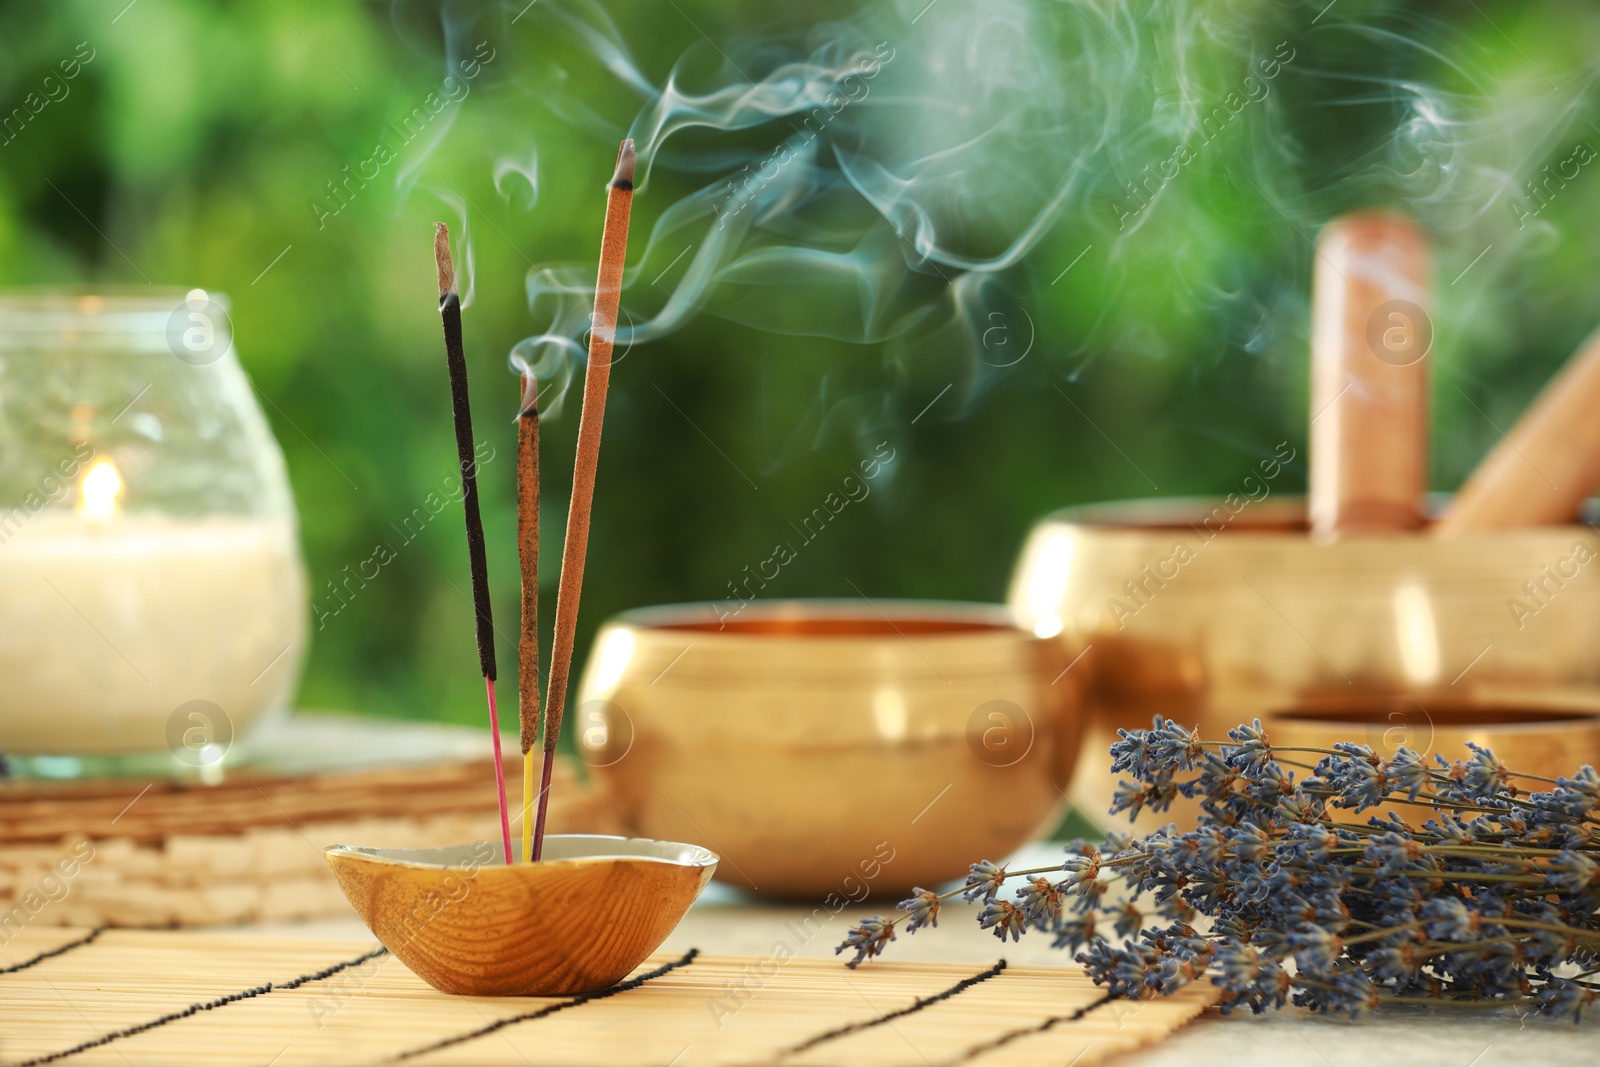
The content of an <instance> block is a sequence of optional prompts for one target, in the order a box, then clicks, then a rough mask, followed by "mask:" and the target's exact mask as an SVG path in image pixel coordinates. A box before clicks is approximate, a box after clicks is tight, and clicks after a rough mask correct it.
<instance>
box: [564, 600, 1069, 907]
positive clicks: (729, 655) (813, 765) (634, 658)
mask: <svg viewBox="0 0 1600 1067" xmlns="http://www.w3.org/2000/svg"><path fill="white" fill-rule="evenodd" d="M594 647H595V651H594V653H593V655H592V656H591V658H590V660H589V664H588V667H587V670H586V671H585V674H584V678H583V684H582V687H581V692H580V696H579V701H580V702H579V705H578V707H577V708H576V709H575V711H574V713H573V714H574V715H575V717H576V727H575V733H576V736H577V739H578V744H579V755H580V757H581V758H582V759H583V760H584V761H585V762H587V763H588V764H589V765H590V766H591V767H593V768H594V769H595V772H596V774H597V776H598V777H599V779H600V781H601V782H602V784H603V785H604V787H605V788H606V790H607V791H608V793H609V795H610V797H611V798H612V800H613V802H614V803H615V805H616V810H617V811H618V812H619V813H620V815H621V817H622V819H623V823H624V825H626V826H628V827H629V828H630V829H631V830H632V831H633V832H635V833H639V834H644V835H648V836H651V837H671V838H676V839H680V840H685V841H695V842H698V843H700V844H704V845H706V846H708V847H710V848H713V849H715V850H716V851H717V853H718V854H719V855H720V856H721V857H722V858H723V861H724V862H723V865H722V867H721V868H720V869H719V871H718V877H719V878H721V879H723V880H725V881H728V882H731V883H733V884H735V885H739V886H743V887H744V888H746V889H750V890H753V891H756V892H759V893H763V894H768V895H776V896H809V897H817V896H824V897H825V898H826V899H828V900H832V899H833V898H834V897H837V898H838V899H840V900H860V899H862V898H864V897H866V896H867V895H870V894H888V893H900V892H903V891H905V890H906V889H909V888H910V887H912V886H914V885H925V886H931V885H935V884H937V883H939V882H942V881H945V880H947V879H950V878H954V877H958V876H960V875H961V874H963V873H964V872H965V871H966V868H967V865H968V864H970V863H973V862H974V861H976V860H979V859H983V858H985V857H988V858H992V859H999V858H1000V857H1002V856H1004V855H1006V854H1008V853H1010V852H1011V851H1013V850H1014V849H1016V848H1017V847H1018V846H1020V845H1022V844H1024V843H1026V842H1027V841H1029V840H1031V839H1033V838H1035V837H1036V836H1038V835H1039V834H1041V833H1043V832H1047V831H1048V830H1049V829H1050V828H1052V827H1053V826H1054V824H1055V821H1056V820H1057V819H1058V818H1059V816H1060V812H1061V809H1062V807H1063V800H1064V796H1065V794H1064V793H1063V790H1064V789H1065V787H1066V784H1067V778H1068V776H1069V774H1070V772H1071V767H1072V765H1073V761H1074V758H1075V756H1076V753H1077V734H1078V718H1077V714H1076V701H1075V698H1074V689H1073V687H1074V685H1075V681H1076V680H1075V679H1074V678H1073V677H1072V676H1071V674H1070V673H1064V671H1065V668H1066V667H1067V665H1068V661H1067V660H1066V659H1065V658H1064V657H1063V656H1062V650H1061V647H1060V645H1059V643H1058V642H1056V641H1054V640H1046V639H1043V638H1040V637H1038V636H1036V635H1034V634H1033V633H1030V632H1028V631H1026V630H1022V629H1019V628H1018V627H1017V626H1016V625H1015V622H1014V620H1013V618H1012V616H1011V615H1010V613H1009V612H1008V611H1006V610H1005V609H1004V608H1001V607H997V606H990V605H972V604H942V603H918V602H904V601H876V602H871V603H868V602H865V601H862V600H857V601H828V600H814V601H787V602H784V601H773V602H760V601H757V602H752V603H750V604H749V606H748V607H746V608H744V609H743V610H742V611H740V612H739V613H738V615H737V617H735V618H724V619H720V620H719V618H718V616H717V613H716V612H715V611H714V610H713V608H712V607H711V606H710V605H705V604H700V605H684V606H671V607H664V608H648V609H643V610H639V611H631V612H627V613H625V614H623V615H620V616H618V617H617V618H615V619H612V620H611V621H610V622H608V623H607V624H606V625H605V627H604V628H603V629H602V630H601V632H600V634H599V635H598V637H597V638H596V640H595V646H594Z"/></svg>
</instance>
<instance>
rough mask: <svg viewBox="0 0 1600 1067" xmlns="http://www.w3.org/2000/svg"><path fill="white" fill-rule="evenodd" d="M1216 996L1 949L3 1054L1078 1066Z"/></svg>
mask: <svg viewBox="0 0 1600 1067" xmlns="http://www.w3.org/2000/svg"><path fill="white" fill-rule="evenodd" d="M1214 1000H1215V991H1214V990H1213V989H1212V988H1211V987H1209V986H1205V985H1201V986H1193V987H1190V988H1189V989H1186V990H1184V991H1182V992H1180V993H1179V994H1178V995H1176V996H1174V997H1171V998H1167V999H1162V1000H1151V1001H1141V1002H1130V1001H1125V1000H1109V999H1108V998H1106V997H1105V996H1104V994H1103V993H1102V992H1101V991H1100V990H1099V989H1098V988H1096V987H1095V986H1094V985H1093V984H1092V983H1091V982H1090V981H1089V980H1088V979H1087V978H1086V977H1085V976H1084V975H1083V974H1082V973H1081V972H1079V971H1077V970H1076V969H1073V968H1057V967H1015V966H1006V965H1005V963H1004V962H1003V961H997V962H996V963H994V964H992V965H989V966H980V965H973V964H930V963H903V962H893V961H889V962H882V961H875V962H873V963H872V964H870V965H868V966H866V967H863V968H861V969H860V970H858V971H851V970H847V969H846V968H845V967H843V966H842V965H840V964H839V963H837V962H834V961H831V960H812V959H799V958H790V959H781V960H780V959H777V958H774V957H760V958H757V957H749V956H712V955H706V954H702V953H697V952H694V951H689V952H686V953H681V954H680V953H669V954H660V955H657V956H656V957H654V958H652V959H650V960H649V961H647V962H646V963H645V964H644V965H643V966H641V967H640V968H639V970H638V971H637V972H635V974H634V975H633V977H631V978H630V979H629V980H627V981H625V982H623V983H622V984H621V985H619V986H617V987H615V988H613V989H610V990H606V991H604V992H601V993H597V994H591V995H588V996H583V997H549V998H539V997H515V998H512V997H502V998H490V997H455V996H446V995H444V994H442V993H438V992H436V991H434V990H432V989H430V988H429V987H428V986H426V985H425V984H424V983H423V982H422V981H421V980H420V979H418V978H417V977H415V976H414V975H412V974H411V973H410V972H409V971H407V970H406V968H405V967H404V966H403V965H402V964H400V963H399V962H398V961H396V960H395V959H394V958H393V957H391V956H389V955H388V954H387V953H384V952H383V951H382V950H381V949H379V948H377V946H375V945H372V944H363V943H360V942H340V941H321V940H304V939H290V938H277V937H262V936H254V935H245V934H223V933H212V932H199V931H146V930H105V931H101V932H98V933H96V932H95V931H61V930H51V931H46V930H34V929H30V930H25V931H23V932H22V933H20V934H18V935H17V936H16V937H14V938H12V939H11V941H10V942H8V943H7V944H5V945H4V946H0V1063H4V1064H8V1065H13V1067H16V1065H20V1064H29V1065H39V1064H45V1063H56V1062H66V1063H74V1064H117V1065H124V1067H127V1065H144V1064H151V1065H161V1067H171V1065H173V1064H196V1063H206V1064H241V1065H244V1064H251V1065H256V1067H260V1065H263V1064H272V1065H273V1067H292V1065H297V1064H317V1063H341V1064H342V1063H416V1064H450V1063H472V1064H506V1065H508V1067H529V1065H546V1064H548V1065H552V1067H554V1065H562V1067H624V1065H627V1067H633V1065H639V1067H648V1065H654V1067H669V1065H670V1067H695V1065H705V1064H796V1065H806V1067H821V1065H826V1064H839V1065H846V1064H849V1065H857V1064H859V1065H873V1067H879V1065H882V1067H891V1065H905V1067H945V1065H951V1067H954V1065H958V1064H980V1065H1009V1064H1016V1065H1031V1064H1039V1065H1041V1067H1042V1065H1045V1064H1050V1065H1054V1067H1061V1065H1064V1064H1072V1065H1074V1067H1088V1065H1090V1064H1094V1063H1098V1062H1101V1061H1102V1060H1104V1059H1105V1058H1106V1057H1108V1056H1111V1055H1113V1054H1115V1053H1118V1052H1122V1051H1126V1050H1128V1049H1132V1048H1136V1047H1138V1046H1140V1045H1143V1044H1146V1043H1149V1042H1151V1041H1155V1040H1157V1039H1159V1038H1161V1037H1163V1036H1164V1035H1166V1034H1168V1033H1170V1032H1172V1031H1173V1030H1175V1029H1176V1028H1177V1027H1179V1026H1181V1025H1183V1024H1184V1023H1185V1022H1187V1021H1188V1020H1190V1019H1192V1018H1193V1017H1194V1016H1195V1015H1197V1014H1199V1012H1200V1011H1202V1010H1203V1009H1204V1008H1205V1007H1206V1006H1207V1005H1208V1004H1210V1003H1212V1002H1214Z"/></svg>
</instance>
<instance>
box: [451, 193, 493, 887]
mask: <svg viewBox="0 0 1600 1067" xmlns="http://www.w3.org/2000/svg"><path fill="white" fill-rule="evenodd" d="M433 258H434V262H435V264H436V265H437V266H438V268H439V318H440V319H441V320H442V322H443V324H444V354H445V364H446V366H447V367H448V368H449V372H450V408H451V412H452V415H453V417H454V420H455V428H456V457H457V459H459V461H460V463H461V507H462V510H463V511H464V512H465V513H466V519H467V557H468V559H469V560H470V563H471V568H472V607H473V615H474V616H475V617H476V622H477V636H478V666H479V667H480V668H481V669H482V671H483V687H484V692H485V693H486V694H487V696H488V701H489V731H490V733H491V734H493V736H494V784H495V791H496V795H497V796H498V798H499V801H500V836H501V839H502V841H503V843H504V845H505V850H506V862H507V863H510V862H511V819H510V815H509V813H508V812H507V810H506V770H505V762H504V760H503V759H502V758H501V755H500V712H499V709H497V708H496V707H495V698H494V680H495V664H494V615H493V613H492V611H491V608H490V603H489V563H488V558H487V556H486V555H485V553H484V549H483V517H482V515H480V514H479V512H478V461H477V459H476V457H475V456H474V454H473V444H472V407H471V405H470V404H469V402H468V399H467V356H466V351H465V349H463V348H462V345H461V295H460V294H459V293H458V292H456V267H455V262H454V261H453V260H452V259H451V258H450V231H449V230H448V229H447V228H446V227H445V224H444V223H442V222H436V223H434V224H433Z"/></svg>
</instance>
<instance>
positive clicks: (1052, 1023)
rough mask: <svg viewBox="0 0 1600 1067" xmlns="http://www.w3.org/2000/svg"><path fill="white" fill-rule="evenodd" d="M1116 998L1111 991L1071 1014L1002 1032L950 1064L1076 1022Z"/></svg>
mask: <svg viewBox="0 0 1600 1067" xmlns="http://www.w3.org/2000/svg"><path fill="white" fill-rule="evenodd" d="M1116 999H1117V998H1116V997H1114V996H1112V995H1111V994H1110V993H1107V994H1106V995H1105V996H1103V997H1101V998H1100V999H1099V1000H1097V1001H1094V1002H1093V1003H1092V1004H1085V1005H1084V1006H1083V1007H1081V1008H1079V1009H1078V1010H1077V1011H1075V1012H1073V1013H1072V1014H1071V1015H1052V1016H1050V1018H1048V1019H1046V1020H1045V1021H1044V1022H1042V1023H1040V1024H1039V1025H1037V1026H1026V1027H1023V1028H1022V1029H1021V1030H1012V1031H1010V1032H1009V1033H1004V1034H1001V1035H1000V1036H999V1037H997V1038H995V1039H994V1040H993V1041H985V1042H984V1043H983V1044H981V1045H973V1046H972V1047H971V1048H969V1049H967V1051H966V1052H964V1053H962V1054H961V1055H960V1056H958V1057H956V1058H955V1059H953V1060H951V1061H950V1065H954V1064H957V1063H971V1062H972V1061H973V1060H975V1059H977V1058H978V1057H979V1056H982V1055H983V1054H984V1053H986V1052H993V1051H994V1050H995V1049H997V1048H1000V1047H1001V1046H1003V1045H1009V1044H1011V1042H1013V1041H1015V1040H1017V1039H1018V1038H1019V1037H1027V1036H1028V1035H1029V1034H1042V1033H1044V1032H1045V1031H1046V1030H1050V1029H1053V1028H1054V1027H1057V1026H1059V1025H1061V1024H1062V1023H1075V1022H1077V1021H1078V1020H1079V1019H1081V1018H1083V1017H1084V1016H1085V1015H1088V1014H1089V1013H1090V1012H1091V1011H1094V1010H1095V1009H1096V1008H1101V1007H1104V1006H1105V1005H1107V1004H1110V1003H1111V1002H1112V1001H1113V1000H1116Z"/></svg>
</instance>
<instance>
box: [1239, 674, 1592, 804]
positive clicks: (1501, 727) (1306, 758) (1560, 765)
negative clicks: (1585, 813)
mask: <svg viewBox="0 0 1600 1067" xmlns="http://www.w3.org/2000/svg"><path fill="white" fill-rule="evenodd" d="M1269 721H1270V723H1271V725H1270V726H1269V727H1268V731H1267V737H1268V740H1269V741H1271V742H1272V743H1273V744H1274V745H1284V746H1289V747H1295V748H1299V747H1305V748H1332V747H1333V746H1334V745H1335V744H1336V743H1338V742H1340V741H1354V742H1356V743H1357V744H1364V745H1371V746H1372V749H1373V751H1374V752H1376V753H1377V754H1378V755H1379V756H1381V757H1383V758H1384V759H1393V758H1394V754H1395V751H1396V750H1397V749H1399V748H1401V747H1405V748H1409V749H1411V750H1412V751H1413V752H1419V753H1421V754H1422V755H1423V756H1425V757H1428V759H1429V762H1430V763H1431V762H1432V757H1434V756H1443V757H1444V758H1445V759H1447V760H1450V761H1451V762H1455V761H1457V760H1467V759H1470V758H1471V756H1472V753H1471V751H1470V750H1469V749H1468V748H1467V743H1468V742H1471V743H1473V744H1475V745H1480V746H1482V747H1484V748H1490V749H1493V750H1494V754H1495V755H1496V756H1497V757H1499V759H1500V762H1501V763H1503V764H1505V765H1506V766H1507V767H1508V768H1510V769H1511V770H1513V771H1515V772H1517V773H1518V774H1524V775H1536V776H1538V777H1541V778H1559V777H1561V776H1563V775H1566V776H1571V775H1572V774H1573V773H1574V772H1575V771H1577V769H1578V768H1579V767H1581V766H1583V765H1585V764H1587V765H1589V766H1591V767H1600V707H1590V708H1587V709H1570V710H1561V709H1556V708H1540V709H1525V708H1516V707H1494V706H1486V705H1462V704H1458V703H1457V704H1452V703H1451V702H1449V701H1448V700H1442V701H1441V700H1436V699H1432V698H1428V697H1423V698H1421V699H1420V700H1413V699H1410V698H1406V697H1390V698H1388V699H1382V700H1372V701H1362V702H1354V703H1339V704H1331V705H1323V706H1320V707H1319V706H1309V707H1299V708H1287V709H1284V710H1282V711H1277V712H1274V713H1273V715H1272V717H1271V719H1270V720H1269ZM1285 756H1286V758H1287V756H1288V754H1285ZM1293 758H1295V759H1297V760H1301V761H1303V762H1306V763H1312V764H1314V763H1316V762H1318V760H1319V759H1320V757H1318V756H1317V755H1315V754H1314V753H1304V754H1301V755H1296V756H1294V757H1293ZM1302 777H1303V775H1302ZM1514 784H1515V785H1516V786H1517V787H1518V788H1519V789H1522V790H1524V791H1525V792H1539V791H1541V790H1545V789H1549V788H1550V786H1549V785H1548V784H1547V783H1543V782H1538V781H1532V780H1526V781H1516V782H1515V783H1514Z"/></svg>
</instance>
